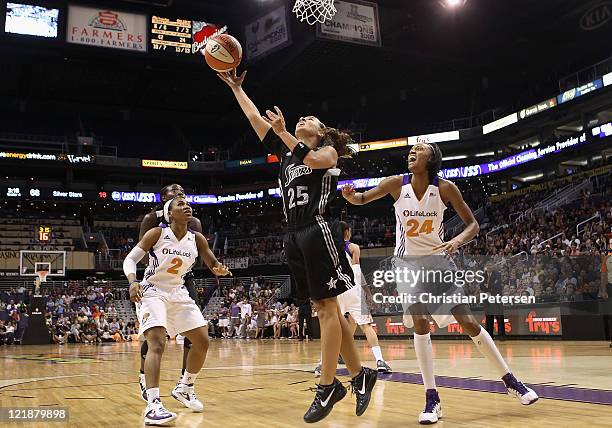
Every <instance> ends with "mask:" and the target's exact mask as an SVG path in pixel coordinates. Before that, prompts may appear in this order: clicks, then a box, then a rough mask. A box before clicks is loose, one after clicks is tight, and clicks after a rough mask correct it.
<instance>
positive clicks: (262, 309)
mask: <svg viewBox="0 0 612 428" xmlns="http://www.w3.org/2000/svg"><path fill="white" fill-rule="evenodd" d="M253 285H257V283H256V282H255V283H254V284H253ZM255 313H256V314H257V324H256V326H255V339H257V337H258V336H259V333H261V339H263V336H264V329H265V328H266V305H265V304H264V300H263V299H262V298H261V297H260V298H259V299H257V303H256V304H255Z"/></svg>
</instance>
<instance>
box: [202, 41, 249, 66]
mask: <svg viewBox="0 0 612 428" xmlns="http://www.w3.org/2000/svg"><path fill="white" fill-rule="evenodd" d="M204 58H205V59H206V63H207V64H208V65H209V66H210V68H212V69H213V70H215V71H218V72H220V73H223V72H226V71H230V70H232V69H234V68H236V67H238V64H240V61H241V60H242V46H240V42H239V41H238V40H236V38H235V37H232V36H230V35H229V34H219V35H217V36H215V37H213V38H211V39H210V40H208V42H206V47H205V48H204Z"/></svg>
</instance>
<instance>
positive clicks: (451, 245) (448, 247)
mask: <svg viewBox="0 0 612 428" xmlns="http://www.w3.org/2000/svg"><path fill="white" fill-rule="evenodd" d="M457 248H459V243H458V242H457V241H454V240H452V239H451V240H450V241H448V242H443V243H442V244H440V245H438V246H437V247H434V248H433V251H439V250H441V251H444V252H445V253H447V254H453V253H454V252H455V251H457Z"/></svg>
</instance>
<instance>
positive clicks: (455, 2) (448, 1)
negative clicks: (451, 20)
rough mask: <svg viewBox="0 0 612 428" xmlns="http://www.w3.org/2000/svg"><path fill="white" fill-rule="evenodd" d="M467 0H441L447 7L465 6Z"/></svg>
mask: <svg viewBox="0 0 612 428" xmlns="http://www.w3.org/2000/svg"><path fill="white" fill-rule="evenodd" d="M466 1H467V0H441V1H440V3H442V6H444V7H447V8H455V7H459V6H463V5H464V4H465V2H466Z"/></svg>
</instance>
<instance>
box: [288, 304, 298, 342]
mask: <svg viewBox="0 0 612 428" xmlns="http://www.w3.org/2000/svg"><path fill="white" fill-rule="evenodd" d="M297 317H298V314H297V309H296V308H295V307H294V306H293V305H291V306H290V307H289V310H288V311H287V327H288V328H289V332H290V333H291V336H290V337H289V339H297V337H298V331H297Z"/></svg>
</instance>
